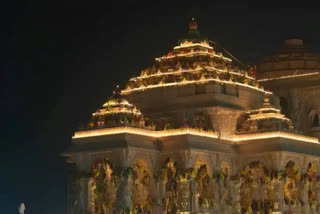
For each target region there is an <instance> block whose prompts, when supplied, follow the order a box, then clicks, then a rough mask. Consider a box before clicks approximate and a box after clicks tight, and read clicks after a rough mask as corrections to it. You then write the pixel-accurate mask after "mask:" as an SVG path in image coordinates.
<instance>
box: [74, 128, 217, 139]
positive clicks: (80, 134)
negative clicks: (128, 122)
mask: <svg viewBox="0 0 320 214" xmlns="http://www.w3.org/2000/svg"><path fill="white" fill-rule="evenodd" d="M126 133H127V134H136V135H143V136H148V137H155V138H159V137H168V136H177V135H186V134H190V135H196V136H201V137H210V138H218V136H217V134H216V133H215V132H212V133H211V132H206V131H199V130H197V129H190V128H183V129H169V130H163V131H154V130H148V129H139V128H133V127H116V128H105V129H94V130H86V131H77V132H75V134H74V136H73V137H72V138H73V139H77V138H86V137H97V136H104V135H115V134H126Z"/></svg>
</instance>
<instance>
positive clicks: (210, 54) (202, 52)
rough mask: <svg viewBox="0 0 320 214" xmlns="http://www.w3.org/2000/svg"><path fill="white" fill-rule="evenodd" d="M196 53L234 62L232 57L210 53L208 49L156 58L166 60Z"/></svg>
mask: <svg viewBox="0 0 320 214" xmlns="http://www.w3.org/2000/svg"><path fill="white" fill-rule="evenodd" d="M194 55H209V56H212V57H217V58H222V59H224V60H227V61H229V62H232V59H230V58H228V57H225V56H223V55H218V54H215V53H209V52H207V51H197V52H190V53H184V54H175V55H172V56H162V57H158V58H155V60H156V61H161V60H165V59H172V58H175V57H189V56H194Z"/></svg>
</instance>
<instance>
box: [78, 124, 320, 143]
mask: <svg viewBox="0 0 320 214" xmlns="http://www.w3.org/2000/svg"><path fill="white" fill-rule="evenodd" d="M116 134H135V135H142V136H148V137H154V138H161V137H169V136H179V135H194V136H201V137H208V138H213V139H218V135H217V134H216V133H215V132H207V131H200V130H197V129H191V128H183V129H170V130H162V131H154V130H148V129H140V128H133V127H116V128H104V129H94V130H86V131H77V132H75V134H74V136H73V137H72V138H73V139H78V138H87V137H97V136H105V135H116ZM269 138H286V139H292V140H297V141H304V142H308V143H319V141H318V138H315V137H309V136H304V135H299V134H294V133H290V132H283V131H272V132H260V133H252V134H241V135H236V136H234V137H233V138H232V137H230V138H225V137H223V138H221V139H223V140H227V141H230V142H234V143H239V142H242V141H249V140H259V139H269Z"/></svg>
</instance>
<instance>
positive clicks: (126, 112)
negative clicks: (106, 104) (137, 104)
mask: <svg viewBox="0 0 320 214" xmlns="http://www.w3.org/2000/svg"><path fill="white" fill-rule="evenodd" d="M103 110H104V109H102V110H100V111H99V112H95V113H93V114H92V116H98V115H109V114H118V113H125V114H134V115H141V112H140V111H138V110H136V111H128V110H125V109H121V110H120V109H112V110H105V111H103Z"/></svg>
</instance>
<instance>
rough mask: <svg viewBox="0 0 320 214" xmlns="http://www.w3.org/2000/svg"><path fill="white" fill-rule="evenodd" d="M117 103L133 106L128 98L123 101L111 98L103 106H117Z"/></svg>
mask: <svg viewBox="0 0 320 214" xmlns="http://www.w3.org/2000/svg"><path fill="white" fill-rule="evenodd" d="M117 105H124V106H130V107H131V106H133V105H132V104H130V103H129V102H128V101H127V100H122V101H121V102H118V101H116V100H110V101H107V102H106V103H105V104H103V107H108V106H111V107H113V106H117Z"/></svg>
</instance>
